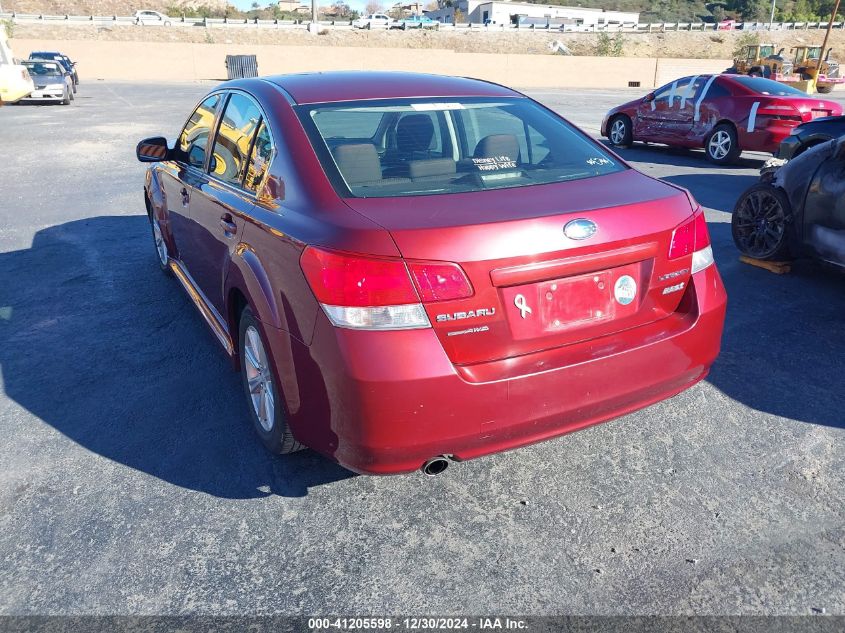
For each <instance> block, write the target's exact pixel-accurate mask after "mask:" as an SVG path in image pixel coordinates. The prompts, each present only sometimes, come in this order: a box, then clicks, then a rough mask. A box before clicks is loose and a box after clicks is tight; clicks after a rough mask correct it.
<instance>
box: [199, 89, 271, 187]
mask: <svg viewBox="0 0 845 633" xmlns="http://www.w3.org/2000/svg"><path fill="white" fill-rule="evenodd" d="M260 120H261V110H259V109H258V106H257V105H256V104H255V102H254V101H253V100H252V99H250V98H249V97H247V96H246V95H243V94H241V93H239V92H234V93H232V96H231V97H229V101H228V103H226V109H225V110H224V111H223V118H222V119H221V121H220V129H219V130H217V137H216V138H215V139H214V153H213V156H214V160H212V161H211V165H210V170H211V173H212V174H214V175H215V176H217V177H218V178H220V179H221V180H224V181H226V182H228V183H230V184H233V185H236V186H240V184H241V180H242V179H243V175H244V170H245V169H246V164H247V157H248V156H249V152H250V150H251V149H252V139H253V138H254V137H255V131H256V129H257V128H258V124H259V122H260Z"/></svg>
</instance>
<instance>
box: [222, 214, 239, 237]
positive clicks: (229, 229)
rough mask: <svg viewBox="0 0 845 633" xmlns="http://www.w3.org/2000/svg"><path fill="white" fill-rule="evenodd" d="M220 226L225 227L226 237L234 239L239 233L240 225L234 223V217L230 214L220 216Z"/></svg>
mask: <svg viewBox="0 0 845 633" xmlns="http://www.w3.org/2000/svg"><path fill="white" fill-rule="evenodd" d="M220 226H222V227H223V231H224V232H225V233H226V237H232V235H234V234H235V233H237V231H238V225H237V224H235V223H234V222H232V216H231V215H230V214H228V213H224V214H223V215H221V216H220Z"/></svg>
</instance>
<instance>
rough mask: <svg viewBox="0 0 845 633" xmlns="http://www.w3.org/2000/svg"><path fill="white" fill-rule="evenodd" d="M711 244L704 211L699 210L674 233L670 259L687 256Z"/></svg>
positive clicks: (670, 246) (670, 247)
mask: <svg viewBox="0 0 845 633" xmlns="http://www.w3.org/2000/svg"><path fill="white" fill-rule="evenodd" d="M709 245H710V233H708V232H707V220H705V219H704V213H702V212H701V211H698V212H697V213H696V214H695V215H694V216H693V217H692V219H690V220H689V221H688V222H686V223H684V224H682V225H681V226H679V227H678V228H676V229H675V231H674V232H673V233H672V243H671V244H670V245H669V259H677V258H678V257H686V256H687V255H691V254H692V253H693V252H694V251H698V250H701V249H702V248H705V247H706V246H709Z"/></svg>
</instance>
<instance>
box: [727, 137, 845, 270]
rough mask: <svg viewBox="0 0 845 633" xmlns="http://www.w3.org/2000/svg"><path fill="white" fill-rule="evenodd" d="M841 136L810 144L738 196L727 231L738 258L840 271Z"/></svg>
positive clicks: (844, 191)
mask: <svg viewBox="0 0 845 633" xmlns="http://www.w3.org/2000/svg"><path fill="white" fill-rule="evenodd" d="M843 173H845V137H840V138H837V139H833V140H830V141H826V142H824V143H822V144H819V145H816V146H814V147H812V148H810V149H808V150H807V151H805V152H803V153H802V154H800V155H799V156H797V157H796V158H794V159H792V160H790V161H789V162H788V163H786V164H785V165H783V166H782V167H780V169H778V170H777V171H776V172H775V173H774V177H773V178H772V179H771V180H767V181H761V182H759V183H758V184H756V185H754V186H752V187H751V188H750V189H748V190H747V191H746V192H745V193H743V194H742V196H740V198H739V200H738V201H737V203H736V207H735V208H734V212H733V217H732V220H731V229H732V233H733V239H734V243H735V244H736V246H737V248H738V249H739V250H740V252H742V253H743V254H744V255H748V256H749V257H754V258H756V259H764V260H784V259H791V258H795V257H811V258H815V259H820V260H823V261H826V262H829V263H832V264H835V265H837V266H841V267H845V206H843V204H842V200H843V199H845V178H842V174H843Z"/></svg>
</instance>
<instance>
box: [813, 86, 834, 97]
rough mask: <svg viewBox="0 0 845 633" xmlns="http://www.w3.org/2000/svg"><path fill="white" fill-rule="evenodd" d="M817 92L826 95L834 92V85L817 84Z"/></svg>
mask: <svg viewBox="0 0 845 633" xmlns="http://www.w3.org/2000/svg"><path fill="white" fill-rule="evenodd" d="M816 92H818V93H820V94H823V95H826V94H830V93H831V92H833V86H816Z"/></svg>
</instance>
